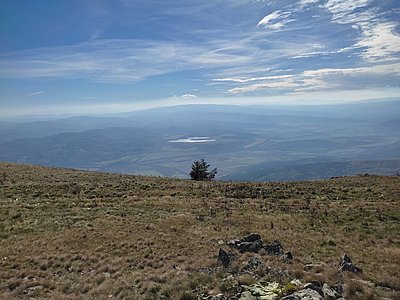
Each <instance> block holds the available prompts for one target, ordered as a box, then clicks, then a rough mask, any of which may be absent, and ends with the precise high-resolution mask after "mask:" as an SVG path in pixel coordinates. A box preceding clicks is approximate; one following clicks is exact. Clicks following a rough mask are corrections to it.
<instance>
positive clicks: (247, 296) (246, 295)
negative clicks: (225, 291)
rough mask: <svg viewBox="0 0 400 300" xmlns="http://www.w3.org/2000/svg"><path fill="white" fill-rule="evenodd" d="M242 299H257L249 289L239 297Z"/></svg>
mask: <svg viewBox="0 0 400 300" xmlns="http://www.w3.org/2000/svg"><path fill="white" fill-rule="evenodd" d="M239 299H240V300H257V298H256V297H254V296H253V295H252V294H251V293H250V292H249V291H245V292H243V293H242V295H241V296H240V298H239Z"/></svg>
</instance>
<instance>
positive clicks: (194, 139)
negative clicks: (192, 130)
mask: <svg viewBox="0 0 400 300" xmlns="http://www.w3.org/2000/svg"><path fill="white" fill-rule="evenodd" d="M215 141H216V139H212V138H209V137H208V136H194V137H188V138H183V139H178V140H170V141H168V142H170V143H211V142H215Z"/></svg>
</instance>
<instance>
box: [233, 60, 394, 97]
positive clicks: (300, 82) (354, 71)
mask: <svg viewBox="0 0 400 300" xmlns="http://www.w3.org/2000/svg"><path fill="white" fill-rule="evenodd" d="M399 81H400V63H397V64H381V65H374V66H370V67H359V68H323V69H314V70H305V71H303V72H301V73H298V74H291V75H282V76H271V77H265V78H260V82H257V83H254V84H250V85H242V86H238V87H234V88H231V89H229V90H228V93H233V94H241V93H248V92H255V91H260V90H265V89H268V90H270V91H271V90H272V91H276V90H286V92H287V93H292V92H300V91H317V90H318V91H321V90H352V89H358V88H360V87H363V88H371V87H374V88H376V87H380V86H382V84H383V83H384V82H385V83H388V82H391V83H392V85H393V86H396V82H399Z"/></svg>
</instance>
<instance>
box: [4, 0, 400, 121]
mask: <svg viewBox="0 0 400 300" xmlns="http://www.w3.org/2000/svg"><path fill="white" fill-rule="evenodd" d="M399 95H400V1H398V0H292V1H286V0H212V1H211V0H210V1H208V0H197V1H195V0H84V1H82V0H21V1H15V0H2V1H0V115H2V116H4V115H18V114H31V113H63V112H64V113H66V112H68V113H92V112H108V111H110V112H111V111H127V110H136V109H145V108H151V107H159V106H170V105H177V104H212V103H214V104H239V105H246V104H249V105H250V104H270V103H274V104H275V103H277V104H290V103H291V104H293V103H294V104H331V103H341V102H350V101H359V100H370V99H385V98H399Z"/></svg>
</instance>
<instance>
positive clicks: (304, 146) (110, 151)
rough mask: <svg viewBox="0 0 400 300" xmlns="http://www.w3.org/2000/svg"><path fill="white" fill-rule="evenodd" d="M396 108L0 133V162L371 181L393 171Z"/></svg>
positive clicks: (86, 123)
mask: <svg viewBox="0 0 400 300" xmlns="http://www.w3.org/2000/svg"><path fill="white" fill-rule="evenodd" d="M399 116H400V101H381V102H369V103H358V104H346V105H326V106H218V105H187V106H176V107H169V108H159V109H152V110H146V111H138V112H132V113H124V114H110V115H101V116H75V117H68V118H47V119H43V118H42V119H40V120H35V119H34V118H29V119H28V120H27V119H22V120H21V119H4V120H2V122H1V123H0V161H9V162H19V163H30V164H39V165H45V166H58V167H70V168H78V169H88V170H97V171H107V172H118V173H129V174H143V175H157V176H173V177H181V178H187V177H188V173H189V171H190V165H191V163H192V162H193V160H195V159H200V158H204V159H205V160H206V161H207V162H209V163H210V164H211V166H212V167H217V168H218V171H219V172H218V176H217V178H220V179H227V180H256V181H262V180H267V181H269V180H298V179H316V178H329V177H332V176H341V175H352V174H358V173H374V174H387V175H391V174H393V173H394V172H395V171H397V170H398V169H399V161H400V135H399V134H398V133H399V132H400V130H399V129H400V119H399Z"/></svg>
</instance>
